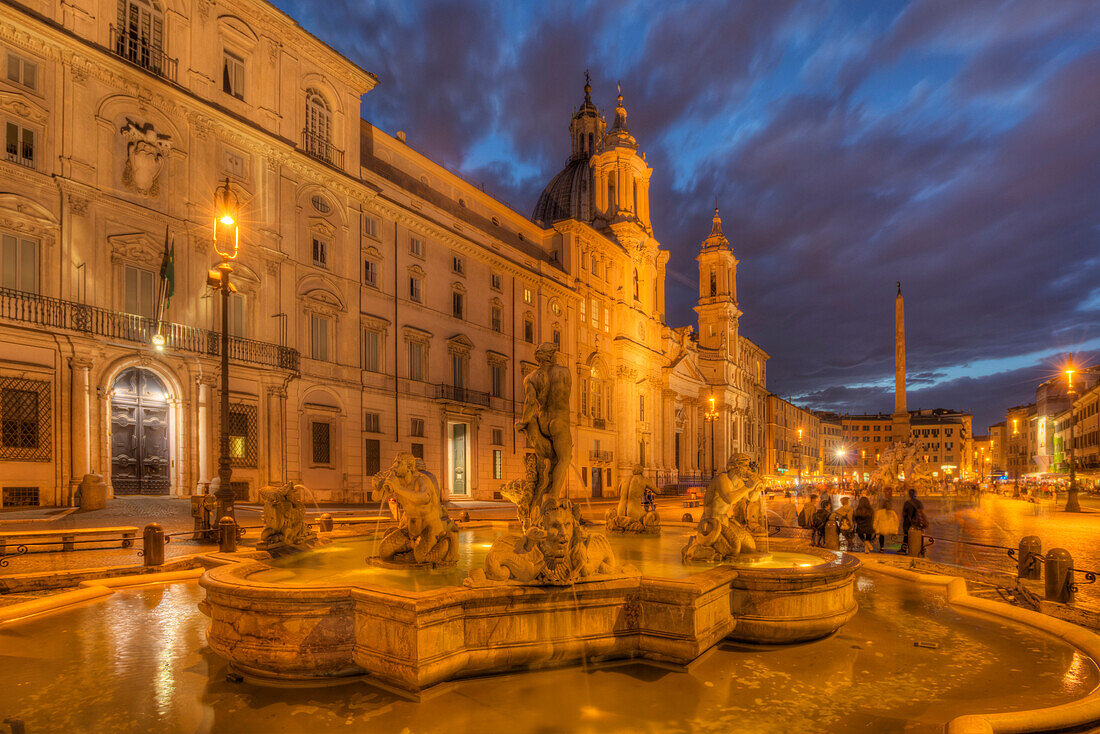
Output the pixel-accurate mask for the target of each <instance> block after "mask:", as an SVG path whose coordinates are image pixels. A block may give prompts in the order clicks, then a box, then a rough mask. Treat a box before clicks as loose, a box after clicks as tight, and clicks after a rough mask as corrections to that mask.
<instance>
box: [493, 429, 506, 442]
mask: <svg viewBox="0 0 1100 734" xmlns="http://www.w3.org/2000/svg"><path fill="white" fill-rule="evenodd" d="M490 435H491V436H492V441H490V443H491V444H492V445H493V446H503V445H504V429H503V428H494V429H493V430H492V432H491V433H490Z"/></svg>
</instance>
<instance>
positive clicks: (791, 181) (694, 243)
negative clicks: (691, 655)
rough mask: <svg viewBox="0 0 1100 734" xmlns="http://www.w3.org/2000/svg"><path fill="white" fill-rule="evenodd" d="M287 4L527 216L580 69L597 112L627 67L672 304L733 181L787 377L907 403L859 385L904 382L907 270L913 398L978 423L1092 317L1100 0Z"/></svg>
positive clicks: (463, 169) (418, 138)
mask: <svg viewBox="0 0 1100 734" xmlns="http://www.w3.org/2000/svg"><path fill="white" fill-rule="evenodd" d="M279 2H280V5H281V6H283V7H284V8H285V9H286V10H287V11H288V12H289V13H290V14H291V15H293V16H295V17H296V18H298V19H299V20H300V21H301V22H302V23H303V24H304V25H305V26H306V27H307V28H309V29H310V30H312V31H314V32H315V33H317V34H318V35H319V36H320V37H321V38H323V39H324V40H326V41H328V42H330V43H331V44H333V45H334V46H335V47H337V48H338V49H339V50H341V51H342V52H344V53H345V54H347V55H348V56H349V57H350V58H352V59H353V60H354V61H356V62H357V63H359V64H360V65H361V66H363V67H364V68H366V69H369V70H371V71H374V72H376V73H378V74H379V76H380V77H381V78H382V84H381V85H380V86H379V87H378V89H376V90H375V91H373V92H371V93H370V94H368V95H367V96H366V97H365V98H364V106H363V114H364V116H365V117H366V118H367V119H368V120H370V121H371V122H373V123H375V124H378V125H379V126H381V127H383V128H384V129H387V130H391V131H395V130H398V129H403V130H406V131H407V133H408V135H409V140H410V142H411V143H412V144H413V145H414V146H416V147H417V148H418V149H419V150H422V151H423V152H425V153H426V154H427V155H429V156H430V157H432V158H434V159H435V160H437V161H440V162H441V163H443V164H445V165H447V166H448V167H451V168H455V169H457V170H458V171H459V172H460V173H461V174H462V175H464V176H466V177H467V178H468V179H469V180H471V181H473V182H474V183H475V184H477V183H482V182H484V183H485V184H486V189H487V190H488V191H490V192H492V193H493V194H495V195H497V196H499V197H500V198H501V199H502V200H504V201H506V202H507V203H509V204H510V205H511V206H513V207H514V208H516V209H517V210H519V211H521V212H527V211H529V210H530V208H531V207H532V205H533V203H534V201H535V198H536V197H537V195H538V193H539V191H540V190H541V187H542V186H543V185H544V182H546V181H548V180H549V179H550V177H551V176H553V175H554V173H556V172H557V170H558V169H559V168H560V167H561V166H562V165H563V164H564V162H565V158H566V156H567V155H568V138H567V126H568V121H569V117H570V115H571V113H572V111H573V110H574V109H575V107H576V105H577V104H578V103H579V102H580V100H581V89H580V87H581V85H582V83H583V81H582V80H583V73H584V69H585V68H591V70H592V74H593V85H594V87H595V97H596V101H597V102H598V103H599V104H600V105H601V106H602V107H603V108H604V109H605V111H609V108H610V105H611V104H613V99H614V84H615V81H616V80H618V79H622V81H623V87H624V95H625V97H626V103H627V107H628V110H629V111H630V118H629V122H630V127H631V130H632V131H633V132H634V134H635V135H636V136H637V138H638V140H639V142H640V144H641V147H642V149H643V150H645V151H646V152H647V154H648V160H649V163H650V165H652V166H653V168H654V175H653V180H652V188H651V209H652V212H653V219H654V228H655V233H656V235H657V237H658V239H659V240H660V241H661V242H662V245H663V246H664V247H666V248H667V249H669V250H670V251H671V260H670V263H669V268H670V271H671V273H672V275H671V277H670V279H669V281H668V284H667V285H668V304H669V308H668V311H669V314H668V318H669V321H670V322H671V323H673V324H674V325H677V324H683V323H690V322H691V321H692V320H693V318H694V315H693V313H692V312H691V306H692V305H693V302H694V298H695V292H696V291H695V289H694V287H693V286H691V283H693V282H694V280H695V270H694V268H695V264H694V255H695V250H696V248H697V247H698V243H699V242H700V241H701V240H702V238H703V237H705V236H706V234H707V232H708V231H709V226H710V208H711V206H712V202H713V198H714V196H715V195H717V196H718V197H719V200H720V203H721V207H722V218H723V222H724V228H725V231H726V234H727V235H728V236H729V237H730V239H731V241H732V242H733V244H734V247H735V250H736V252H737V255H738V257H739V258H740V260H741V263H740V265H739V290H740V300H741V307H742V309H743V311H744V312H745V316H744V317H743V321H742V331H743V333H745V334H746V335H748V336H750V338H753V339H754V340H756V341H757V342H759V343H760V344H761V346H763V347H764V348H765V349H766V350H767V351H768V352H769V353H770V354H771V355H772V360H771V363H770V365H769V386H770V387H771V388H772V389H774V390H775V391H777V392H779V393H780V394H784V395H802V394H805V395H809V396H811V399H812V400H813V401H815V404H816V405H820V406H822V407H829V406H833V407H838V406H842V405H843V406H847V409H851V410H860V411H864V410H890V409H891V408H892V399H891V398H890V389H889V388H888V387H884V388H882V389H879V388H852V387H850V386H852V385H862V384H884V385H886V384H889V382H890V377H891V375H892V373H893V343H892V340H893V326H894V325H893V306H894V285H893V284H894V281H896V280H901V281H903V283H904V290H905V294H906V315H907V324H906V326H907V342H908V347H909V350H908V361H909V368H910V374H911V375H912V380H911V387H912V388H914V389H913V390H911V399H910V405H911V406H913V407H917V405H918V403H919V404H920V405H921V406H923V407H953V408H963V409H971V410H974V411H975V412H976V413H977V414H978V417H977V419H976V425H979V426H981V425H984V424H988V423H991V422H994V421H995V420H997V418H998V415H1003V408H1004V407H1006V406H1008V405H1012V404H1017V403H1020V402H1028V400H1030V399H1031V397H1029V392H1030V394H1031V395H1033V390H1034V386H1035V381H1036V379H1037V376H1038V375H1040V374H1041V373H1042V372H1043V369H1045V368H1044V367H1043V366H1042V365H1041V364H1037V365H1034V366H1032V367H1028V368H1020V363H1019V359H1018V358H1019V356H1020V355H1025V354H1034V353H1037V352H1046V351H1050V350H1055V349H1059V348H1069V347H1072V346H1073V345H1074V344H1078V343H1082V342H1085V341H1087V340H1090V339H1093V340H1094V339H1097V338H1100V323H1098V318H1097V317H1098V314H1100V312H1098V311H1096V310H1095V309H1093V310H1089V309H1084V308H1081V307H1080V306H1081V304H1082V303H1084V302H1085V301H1086V300H1087V299H1088V297H1089V294H1090V293H1091V292H1093V291H1094V290H1095V289H1096V285H1095V284H1096V282H1097V278H1098V276H1100V256H1098V254H1097V253H1098V248H1097V233H1098V232H1100V208H1098V207H1097V192H1100V135H1097V134H1096V130H1098V129H1100V104H1098V103H1097V100H1098V99H1100V11H1098V10H1097V7H1096V4H1095V2H1093V0H1061V1H1060V2H1057V3H1036V2H1032V1H1030V0H967V1H966V2H959V1H958V0H912V1H911V2H907V3H903V4H901V5H900V6H898V7H895V6H894V5H887V4H881V3H873V2H872V3H866V4H859V3H855V2H853V3H833V2H826V1H825V0H804V1H802V2H797V1H795V0H774V1H773V2H767V3H755V2H714V3H698V4H693V5H684V4H681V3H655V2H654V3H650V2H635V3H626V4H621V3H595V2H590V3H566V2H550V3H542V4H522V3H520V4H513V3H505V2H490V1H488V0H486V1H485V2H475V1H474V0H447V1H445V2H433V3H417V2H409V3H404V2H392V3H386V2H372V3H359V2H352V1H351V0H337V1H336V2H329V3H325V4H324V5H323V7H322V6H320V5H316V4H314V3H306V2H300V1H299V2H296V1H294V0H279ZM861 7H862V8H863V9H864V11H865V12H863V13H860V12H859V10H858V9H859V8H861ZM474 150H478V151H480V152H479V153H478V154H477V155H473V153H472V151H474ZM486 151H488V152H486ZM982 360H1013V361H1006V362H1005V365H1006V367H1005V368H1004V369H998V368H997V364H998V363H996V362H993V363H990V362H983V361H982ZM975 364H977V365H980V366H981V369H980V370H978V369H977V368H974V371H972V372H971V373H969V376H968V377H957V376H958V375H960V374H962V375H967V374H968V372H967V368H966V367H965V365H975ZM991 365H992V366H991ZM991 372H992V373H993V374H988V373H991ZM949 377H954V378H955V379H948V378H949ZM845 386H849V387H845ZM917 387H920V389H919V390H918V389H915V388H917Z"/></svg>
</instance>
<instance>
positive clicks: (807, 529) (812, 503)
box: [798, 494, 817, 543]
mask: <svg viewBox="0 0 1100 734" xmlns="http://www.w3.org/2000/svg"><path fill="white" fill-rule="evenodd" d="M816 511H817V495H816V494H811V495H810V496H809V497H808V498H807V499H806V504H804V505H802V509H801V510H799V512H798V527H800V528H802V537H804V538H805V537H809V538H810V542H811V543H812V542H813V529H814V513H815V512H816Z"/></svg>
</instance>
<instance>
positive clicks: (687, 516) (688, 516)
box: [680, 512, 695, 522]
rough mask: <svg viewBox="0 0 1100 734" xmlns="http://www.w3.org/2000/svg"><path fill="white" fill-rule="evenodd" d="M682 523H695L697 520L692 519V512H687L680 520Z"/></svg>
mask: <svg viewBox="0 0 1100 734" xmlns="http://www.w3.org/2000/svg"><path fill="white" fill-rule="evenodd" d="M680 522H695V520H694V519H692V517H691V513H690V512H685V513H684V514H683V516H682V517H681V518H680Z"/></svg>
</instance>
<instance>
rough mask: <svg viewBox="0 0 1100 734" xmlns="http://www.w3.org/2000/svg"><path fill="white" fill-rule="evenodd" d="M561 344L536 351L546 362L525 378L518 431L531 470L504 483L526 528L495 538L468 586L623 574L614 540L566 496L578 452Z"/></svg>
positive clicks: (505, 492)
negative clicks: (587, 522) (590, 526)
mask: <svg viewBox="0 0 1100 734" xmlns="http://www.w3.org/2000/svg"><path fill="white" fill-rule="evenodd" d="M557 353H558V348H557V345H555V344H552V343H546V344H542V345H540V346H539V348H538V350H537V351H536V352H535V357H536V359H537V360H538V363H539V367H538V369H536V370H535V371H534V372H532V373H531V374H529V375H527V377H525V378H524V379H523V393H524V398H523V414H522V415H521V416H520V419H519V420H518V421H516V430H517V431H519V432H520V433H523V434H525V435H526V438H527V443H528V445H529V446H530V447H531V448H532V449H533V453H531V454H528V455H527V457H526V459H525V467H526V472H525V476H524V477H523V478H522V479H514V480H512V481H511V482H509V483H508V484H507V485H505V486H504V487H503V488H502V494H503V495H504V496H505V497H507V498H508V499H509V500H511V501H512V502H513V503H514V504H515V505H516V513H517V515H518V516H519V521H520V528H521V530H522V533H520V534H511V535H505V536H502V537H499V538H497V539H496V540H495V541H493V546H492V548H490V550H489V554H488V556H487V557H486V559H485V568H484V569H475V570H474V571H473V572H472V573H471V574H470V576H469V578H467V579H466V585H468V586H479V585H482V584H486V583H501V582H513V583H520V584H531V585H536V586H543V585H546V586H565V585H569V584H572V583H574V582H576V581H579V580H583V579H586V578H589V577H592V576H596V575H601V574H609V573H616V572H618V571H620V570H621V568H620V567H619V566H618V565H617V564H616V562H615V554H614V553H613V552H612V550H611V546H610V544H609V543H608V542H607V538H606V537H604V536H603V535H599V534H596V533H589V532H588V531H586V530H585V529H584V525H583V522H582V520H581V517H580V510H579V508H578V507H575V506H574V505H573V503H572V502H570V501H569V500H568V499H565V498H562V497H561V493H562V490H563V488H564V486H565V480H566V477H567V476H568V474H567V472H568V471H569V464H570V462H571V461H572V455H573V439H572V434H571V433H570V426H569V392H570V390H571V388H572V378H571V377H570V374H569V370H568V369H566V368H565V367H562V366H561V365H558V364H555V363H554V359H555V357H556V356H557Z"/></svg>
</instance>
